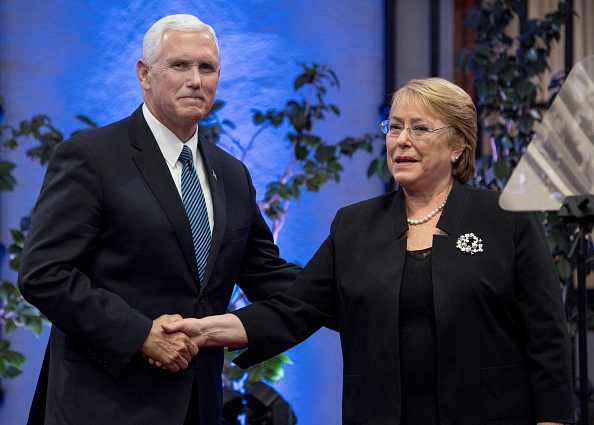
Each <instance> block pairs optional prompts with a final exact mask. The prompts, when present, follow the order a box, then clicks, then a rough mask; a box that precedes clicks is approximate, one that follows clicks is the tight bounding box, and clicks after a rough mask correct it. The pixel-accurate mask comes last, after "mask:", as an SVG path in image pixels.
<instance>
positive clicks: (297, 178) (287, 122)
mask: <svg viewBox="0 0 594 425" xmlns="http://www.w3.org/2000/svg"><path fill="white" fill-rule="evenodd" d="M301 67H302V73H300V74H299V75H297V77H296V78H295V80H294V83H293V88H294V91H295V94H296V97H295V98H293V99H289V100H287V101H286V103H285V105H284V106H283V107H282V108H279V109H274V108H270V109H268V110H266V111H260V110H256V109H254V110H252V122H253V124H254V125H255V126H256V128H257V129H256V131H255V132H254V134H253V135H252V136H251V137H250V139H249V140H248V141H247V143H242V142H241V140H239V139H238V138H237V137H235V136H234V135H233V130H234V129H235V124H234V123H233V122H232V121H230V120H226V119H220V118H219V115H220V114H221V109H222V107H223V106H224V103H223V102H217V103H215V105H214V107H213V109H212V111H211V113H210V114H209V116H208V117H207V118H206V119H205V120H204V122H203V123H202V125H201V126H200V131H201V134H202V135H203V136H205V137H208V138H210V140H212V141H213V142H218V143H221V144H223V145H224V144H225V143H227V146H228V147H227V150H228V151H232V150H237V151H238V152H239V153H238V154H237V155H236V156H237V157H238V158H239V159H241V160H242V161H243V160H245V159H246V158H247V157H248V155H249V153H250V151H252V150H253V149H254V146H255V145H256V143H257V141H258V139H261V138H264V137H265V136H266V130H267V129H270V128H283V129H286V130H287V132H286V134H285V137H284V140H283V143H285V144H286V145H287V146H288V147H289V150H288V155H287V159H286V165H285V166H284V171H282V172H281V173H280V174H279V177H278V178H277V179H276V180H273V181H270V182H269V183H268V184H267V186H266V193H265V196H264V199H263V200H262V201H261V202H259V206H260V209H261V210H262V211H263V212H264V213H265V214H266V216H267V217H268V218H270V220H271V222H272V233H273V235H274V238H275V240H277V238H278V235H279V232H280V231H281V229H282V227H283V224H284V222H285V219H286V216H287V213H288V209H289V205H290V203H291V201H292V200H295V199H298V198H299V197H300V195H301V192H302V191H303V190H306V191H309V192H317V191H319V189H320V188H321V186H323V185H324V184H326V183H328V182H340V174H341V172H342V171H343V169H344V168H343V165H342V163H341V159H343V158H344V157H352V156H353V155H354V154H355V153H356V152H358V151H365V152H368V153H373V152H374V148H375V146H377V145H378V143H377V142H378V141H382V142H383V135H381V134H380V133H379V132H378V133H369V134H365V135H363V136H361V137H346V138H344V139H342V140H340V141H338V142H335V143H331V142H329V141H327V140H324V138H323V137H322V136H320V135H319V134H316V130H317V126H318V124H320V123H321V122H323V121H324V120H326V119H327V118H328V117H331V116H339V115H340V109H339V108H338V107H337V106H336V105H334V104H332V103H329V102H327V100H326V96H327V94H328V91H329V89H330V88H334V87H336V88H338V87H339V86H340V84H339V80H338V77H337V76H336V73H335V72H334V71H333V70H332V69H331V68H329V67H328V66H326V65H319V64H315V63H314V64H312V65H311V66H310V65H307V64H301ZM272 142H274V140H273V141H272ZM229 143H230V145H229ZM374 175H376V176H378V177H380V178H385V177H386V175H389V172H388V171H387V164H386V161H385V159H384V156H383V154H381V152H380V155H379V157H378V158H375V159H373V160H372V162H371V164H370V166H369V169H368V177H372V176H374Z"/></svg>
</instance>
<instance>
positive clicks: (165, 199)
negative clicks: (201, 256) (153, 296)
mask: <svg viewBox="0 0 594 425" xmlns="http://www.w3.org/2000/svg"><path fill="white" fill-rule="evenodd" d="M128 123H129V125H130V138H131V144H132V146H133V147H134V148H135V149H137V151H138V153H137V154H136V155H134V156H133V157H132V159H133V160H134V162H135V163H136V166H137V167H138V170H139V171H140V174H141V175H142V177H143V178H144V180H145V181H146V183H147V185H148V186H149V188H150V189H151V191H152V192H153V194H154V195H155V198H156V199H157V201H158V202H159V204H160V205H161V208H163V211H164V212H165V214H166V215H167V218H168V219H169V221H170V223H171V225H172V226H173V228H174V230H175V234H176V235H177V239H178V242H179V244H180V246H181V248H182V251H183V253H184V256H185V258H186V263H187V264H188V267H189V268H190V270H191V272H192V276H193V278H194V281H195V283H196V285H198V286H199V285H200V282H199V280H198V266H197V265H196V256H195V254H194V244H193V242H192V231H191V229H190V223H189V221H188V217H187V215H186V212H185V210H184V206H183V203H182V200H181V197H180V196H179V192H178V191H177V188H176V187H175V183H174V182H173V179H172V178H171V173H170V171H169V170H168V168H167V163H166V162H165V158H163V154H162V153H161V150H160V149H159V145H158V144H157V141H156V140H155V137H154V136H153V133H152V132H151V131H150V128H149V126H148V124H147V123H146V121H145V119H144V116H143V115H142V108H138V109H137V110H136V111H135V112H134V113H133V114H132V115H131V116H130V118H129V120H128Z"/></svg>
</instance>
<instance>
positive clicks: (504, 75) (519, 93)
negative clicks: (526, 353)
mask: <svg viewBox="0 0 594 425" xmlns="http://www.w3.org/2000/svg"><path fill="white" fill-rule="evenodd" d="M572 16H573V11H572V9H571V6H570V4H569V2H567V1H560V2H559V4H558V9H557V10H555V11H552V12H551V13H548V14H546V15H545V17H544V18H543V19H541V20H537V19H527V18H526V10H525V2H523V1H521V0H494V1H490V2H479V4H477V6H476V7H475V8H473V9H472V10H471V12H470V13H469V15H468V16H467V19H466V21H465V25H466V26H467V27H469V28H470V29H471V30H472V32H473V34H474V43H473V44H472V45H470V46H467V47H465V48H464V49H463V50H462V51H461V52H460V54H459V56H458V58H457V64H458V66H462V65H463V64H464V63H465V66H466V72H467V73H469V74H472V75H473V79H472V81H473V83H474V87H475V90H476V93H475V99H476V105H477V111H478V113H479V124H480V126H481V128H482V137H483V138H484V139H485V140H488V142H489V143H488V144H489V145H490V151H489V152H488V153H485V154H483V155H482V156H481V157H480V158H478V160H477V176H476V178H475V179H474V182H473V183H474V184H475V185H478V186H485V187H489V188H491V189H494V190H502V189H503V187H504V186H505V184H506V183H507V180H508V179H509V177H510V176H511V174H512V172H513V170H514V169H515V167H516V165H517V164H518V162H519V161H520V159H521V157H522V155H523V153H524V152H525V151H526V148H527V146H528V144H529V143H530V140H531V139H532V136H533V135H534V133H535V125H536V123H537V122H540V121H542V118H543V114H545V113H546V110H547V109H548V108H549V107H550V105H551V104H552V102H553V100H554V99H555V95H556V93H557V92H558V90H559V89H560V87H561V86H562V84H563V82H564V78H565V73H564V72H562V73H558V74H556V75H553V76H552V78H551V81H550V83H549V86H548V88H549V91H550V95H549V97H548V98H546V99H544V100H543V99H542V98H543V96H542V93H541V85H542V83H543V78H544V77H543V76H544V73H545V71H547V70H548V69H549V64H548V63H549V57H550V53H551V48H552V47H553V46H554V44H555V43H556V42H558V41H559V39H560V38H561V30H562V27H563V25H565V23H566V22H567V20H568V19H569V18H570V17H572ZM513 23H519V28H520V31H519V34H518V35H517V36H515V37H511V36H509V35H508V34H509V33H511V31H510V26H511V25H512V24H513ZM479 139H480V138H479ZM479 142H480V140H479ZM540 216H541V219H542V222H543V225H544V226H545V228H546V231H547V238H548V242H549V247H550V250H551V253H552V255H553V256H554V258H555V263H556V266H557V271H558V274H559V279H560V281H561V283H562V285H563V288H564V294H565V300H566V302H565V305H566V310H567V316H568V319H569V322H568V326H569V330H570V334H571V335H574V334H575V330H576V324H575V320H574V319H575V318H576V316H577V302H576V294H575V290H574V288H573V270H574V259H573V258H572V255H571V253H572V247H573V244H574V241H573V239H574V236H575V232H576V228H577V224H574V223H567V222H564V221H561V220H560V219H559V217H558V216H557V213H556V212H543V213H540ZM589 324H590V326H591V327H594V326H592V325H593V324H594V317H593V316H592V314H591V313H590V315H589Z"/></svg>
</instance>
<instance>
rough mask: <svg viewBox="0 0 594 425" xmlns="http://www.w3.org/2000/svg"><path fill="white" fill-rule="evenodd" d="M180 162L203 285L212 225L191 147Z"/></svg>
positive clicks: (183, 187)
mask: <svg viewBox="0 0 594 425" xmlns="http://www.w3.org/2000/svg"><path fill="white" fill-rule="evenodd" d="M179 160H180V161H181V162H182V164H183V168H182V178H181V191H182V201H183V203H184V208H185V209H186V214H188V219H189V220H190V226H191V227H192V241H193V242H194V253H195V254H196V264H197V265H198V276H199V277H200V283H201V284H202V282H203V280H204V270H205V269H206V260H207V259H208V251H209V250H210V225H209V224H208V212H207V210H206V201H205V200H204V193H203V192H202V186H201V185H200V180H198V175H197V174H196V169H195V168H194V161H193V160H192V151H191V150H190V148H189V147H187V146H184V147H183V149H182V152H181V155H180V156H179Z"/></svg>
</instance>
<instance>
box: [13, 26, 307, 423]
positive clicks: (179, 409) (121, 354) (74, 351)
mask: <svg viewBox="0 0 594 425" xmlns="http://www.w3.org/2000/svg"><path fill="white" fill-rule="evenodd" d="M137 74H138V77H139V80H140V84H141V86H142V89H143V92H144V104H143V105H142V106H141V107H139V108H138V109H137V110H136V111H135V112H134V113H133V114H132V115H131V116H130V117H128V118H126V119H124V120H121V121H119V122H116V123H114V124H111V125H108V126H106V127H104V128H100V129H97V130H92V131H88V132H84V133H82V134H79V135H77V136H75V137H73V138H71V139H70V140H67V141H65V142H64V143H62V144H61V145H60V146H58V147H57V149H56V150H55V152H54V155H53V157H52V159H51V161H50V163H49V166H48V169H47V173H46V176H45V179H44V182H43V186H42V189H41V193H40V195H39V199H38V201H37V204H36V206H35V210H34V213H33V216H32V220H31V228H30V230H29V233H28V235H27V240H26V243H25V248H24V252H23V256H22V262H21V269H20V273H19V287H20V289H21V291H22V293H23V295H24V297H25V298H26V299H27V300H28V301H29V302H31V303H32V304H33V305H35V306H37V307H38V308H39V309H40V311H41V312H42V313H44V314H45V315H46V316H47V317H48V318H49V320H50V321H51V322H52V324H53V327H52V330H51V335H50V340H49V344H48V351H47V353H46V358H45V361H44V363H45V365H46V368H45V371H46V373H44V371H42V374H41V375H40V382H39V384H38V389H37V391H36V399H35V400H36V401H34V403H33V405H32V409H31V414H30V423H36V422H38V423H45V424H55V425H69V424H84V425H94V424H97V425H105V424H113V425H119V424H126V425H134V424H143V425H146V424H155V425H156V424H159V425H161V424H179V425H182V424H201V425H217V424H220V422H221V408H222V390H221V372H222V365H223V351H222V349H220V348H205V349H201V350H200V352H198V347H197V346H196V345H195V344H194V343H193V342H192V341H191V340H190V339H189V338H188V337H187V336H185V335H184V334H183V333H181V332H178V333H173V334H166V333H164V332H163V330H162V329H161V324H162V323H164V322H166V321H170V320H174V319H177V318H180V316H181V317H197V318H199V317H203V316H208V315H213V314H220V313H223V312H225V310H226V308H227V306H228V304H229V301H230V297H231V294H232V291H233V287H234V284H235V283H237V284H238V285H239V286H240V287H241V288H242V289H243V290H244V292H245V293H246V294H247V296H248V297H249V298H250V299H252V300H258V299H263V298H265V297H266V296H268V295H270V294H273V293H275V292H277V291H282V290H285V289H286V288H287V287H288V285H289V284H290V282H291V281H292V280H293V279H294V277H295V275H296V274H297V272H298V270H299V268H298V267H297V266H295V265H293V264H291V263H287V262H285V261H284V260H283V259H281V258H279V255H278V248H277V247H276V245H275V244H274V242H273V240H272V236H271V233H270V230H269V228H268V227H267V225H266V223H265V221H264V219H263V217H262V216H261V214H260V211H259V208H258V206H257V204H256V201H255V190H254V187H253V185H252V182H251V178H250V176H249V173H248V171H247V169H246V168H245V166H244V165H243V164H242V163H241V162H240V161H238V160H236V159H235V158H233V157H232V156H230V155H228V154H227V153H225V152H224V151H222V150H221V149H219V148H218V147H216V146H215V145H213V144H212V143H209V142H207V141H203V140H199V138H198V136H197V126H198V125H197V123H198V121H200V120H201V119H202V118H203V117H204V116H205V115H206V114H207V113H208V112H209V111H210V108H211V107H212V105H213V102H214V97H215V92H216V87H217V83H218V80H219V74H220V68H219V49H218V44H217V39H216V35H215V33H214V31H213V29H212V28H211V27H210V26H208V25H206V24H204V23H202V22H201V21H200V20H198V19H197V18H196V17H194V16H191V15H172V16H169V17H166V18H163V19H161V20H160V21H158V22H157V23H155V25H153V27H152V28H151V29H150V30H149V31H148V32H147V34H146V35H145V37H144V41H143V57H142V59H140V60H139V61H138V64H137ZM186 146H187V147H188V148H189V150H190V153H191V158H192V162H193V165H194V166H195V169H196V170H197V172H196V174H197V177H198V179H199V181H200V183H199V184H198V183H196V185H195V186H200V188H201V190H202V193H203V199H204V200H203V201H202V202H203V203H202V205H205V211H206V213H207V216H208V217H207V218H208V220H206V224H205V227H206V228H207V230H206V233H207V234H210V235H207V236H206V237H205V238H204V239H205V241H206V242H204V241H201V240H198V241H197V240H196V239H195V238H194V240H193V228H192V225H191V224H190V220H189V218H188V215H190V217H191V216H192V215H191V214H190V213H188V214H187V213H186V209H185V208H184V202H185V199H184V201H182V197H183V193H182V192H183V191H184V190H185V189H183V187H184V183H183V179H184V177H183V176H182V168H183V165H182V162H181V160H180V159H179V158H180V153H181V152H182V148H184V150H185V147H186ZM190 169H191V168H190ZM184 173H185V172H184ZM196 174H194V178H195V176H196ZM208 236H210V238H208ZM208 239H210V241H209V240H208ZM202 244H204V245H206V249H207V260H206V265H205V268H204V269H200V270H199V268H200V267H201V265H200V264H199V263H200V261H199V260H197V255H198V254H197V253H198V251H197V248H196V250H195V246H199V245H202ZM196 353H198V354H197V355H196ZM149 359H150V361H149ZM153 362H156V363H157V364H159V365H161V366H162V367H160V368H159V367H156V366H155V365H152V364H150V363H153ZM38 396H39V397H38ZM38 402H39V403H38Z"/></svg>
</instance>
